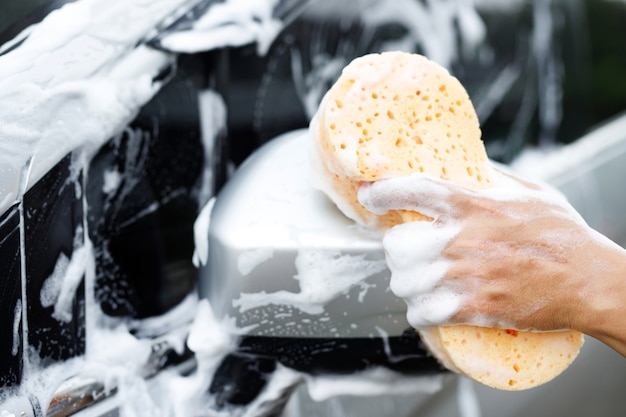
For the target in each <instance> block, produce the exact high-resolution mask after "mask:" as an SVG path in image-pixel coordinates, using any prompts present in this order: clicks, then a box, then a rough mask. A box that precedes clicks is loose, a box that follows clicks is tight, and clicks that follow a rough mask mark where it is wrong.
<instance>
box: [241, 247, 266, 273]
mask: <svg viewBox="0 0 626 417" xmlns="http://www.w3.org/2000/svg"><path fill="white" fill-rule="evenodd" d="M272 256H274V250H273V249H272V248H259V249H252V250H248V251H246V252H242V253H241V254H239V257H238V258H237V269H238V270H239V273H240V274H241V276H246V275H248V274H249V273H250V272H252V270H253V269H254V268H256V267H257V266H258V265H260V264H262V263H263V262H265V261H267V260H268V259H271V258H272Z"/></svg>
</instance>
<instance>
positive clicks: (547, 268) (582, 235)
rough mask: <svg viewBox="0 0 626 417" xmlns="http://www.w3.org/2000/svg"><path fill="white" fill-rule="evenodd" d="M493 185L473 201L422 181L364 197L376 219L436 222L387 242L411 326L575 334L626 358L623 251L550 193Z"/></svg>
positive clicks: (503, 178)
mask: <svg viewBox="0 0 626 417" xmlns="http://www.w3.org/2000/svg"><path fill="white" fill-rule="evenodd" d="M493 184H494V187H492V188H489V189H486V190H481V191H471V190H468V189H465V188H462V187H459V186H456V185H454V184H452V183H449V182H445V181H442V180H439V179H435V178H432V177H428V176H425V175H421V174H416V175H413V176H410V177H402V178H397V179H392V180H383V181H378V182H375V183H370V184H364V185H362V187H361V188H360V190H359V200H360V202H361V204H363V205H364V206H365V207H366V208H368V209H369V210H370V211H372V212H374V213H377V214H383V213H385V212H387V211H388V210H392V209H394V210H412V211H418V212H420V213H422V214H426V215H428V216H429V217H431V218H433V219H434V220H433V221H432V222H427V221H419V222H412V223H405V224H401V225H399V226H395V227H394V228H392V229H390V230H389V231H387V232H386V234H385V237H384V240H383V244H384V247H385V251H386V256H387V263H388V266H389V268H390V270H391V272H392V277H391V289H392V291H393V292H394V293H395V294H396V295H398V296H399V297H402V298H404V299H405V301H406V302H407V305H408V312H407V317H408V319H409V322H410V323H411V324H412V325H413V326H416V327H419V326H424V325H432V324H448V323H464V324H473V325H479V326H489V327H512V328H517V329H536V330H558V329H565V328H571V329H575V330H579V331H582V332H584V333H587V334H590V335H592V336H595V337H597V338H599V339H601V340H603V341H605V343H607V344H609V345H611V346H613V347H614V348H615V349H616V350H618V351H620V352H621V353H622V354H625V353H626V279H624V278H625V277H624V274H625V273H626V252H625V251H624V249H622V248H621V247H619V246H618V245H616V244H614V243H613V242H611V241H610V240H609V239H608V238H606V237H604V236H602V235H601V234H599V233H597V232H596V231H594V230H593V229H591V228H590V227H589V226H588V225H587V224H586V223H585V222H584V221H583V219H582V218H581V216H580V215H579V214H578V213H577V212H576V211H575V210H574V209H573V208H572V207H571V205H569V203H567V201H566V199H565V198H564V197H563V196H562V195H561V194H559V193H558V192H556V191H554V190H552V189H550V188H549V187H547V186H540V185H538V184H533V183H528V182H525V181H522V180H520V179H518V178H516V177H514V176H512V175H510V174H507V173H504V172H502V171H498V170H496V171H495V175H494V181H493Z"/></svg>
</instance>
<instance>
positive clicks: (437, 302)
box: [405, 289, 463, 327]
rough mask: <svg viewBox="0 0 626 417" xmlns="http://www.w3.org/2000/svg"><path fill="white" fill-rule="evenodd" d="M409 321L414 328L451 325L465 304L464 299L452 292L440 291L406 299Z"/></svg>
mask: <svg viewBox="0 0 626 417" xmlns="http://www.w3.org/2000/svg"><path fill="white" fill-rule="evenodd" d="M405 302H406V304H407V315H406V317H407V321H408V322H409V323H410V324H411V325H412V326H414V327H422V326H432V325H441V324H449V323H451V322H452V319H453V317H454V316H455V315H456V314H457V312H458V311H459V309H460V308H461V305H462V303H463V297H462V296H461V295H460V294H456V293H454V292H452V291H448V290H445V289H439V290H437V291H433V292H429V293H426V294H420V295H416V296H414V297H411V298H406V299H405Z"/></svg>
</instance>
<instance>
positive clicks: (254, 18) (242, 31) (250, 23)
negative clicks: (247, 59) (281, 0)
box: [161, 0, 283, 55]
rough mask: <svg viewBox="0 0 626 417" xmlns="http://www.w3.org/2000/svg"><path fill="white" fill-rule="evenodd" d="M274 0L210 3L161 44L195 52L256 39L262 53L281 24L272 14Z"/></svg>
mask: <svg viewBox="0 0 626 417" xmlns="http://www.w3.org/2000/svg"><path fill="white" fill-rule="evenodd" d="M276 4H277V1H276V0H270V1H267V0H266V1H255V2H250V1H248V0H227V1H225V2H223V3H216V4H214V5H212V6H211V7H210V8H209V9H208V10H207V12H206V13H205V14H204V15H203V16H201V17H200V18H199V19H198V20H196V21H195V22H194V23H193V25H192V27H191V28H190V29H189V30H181V31H178V32H174V33H172V34H169V35H167V36H165V37H164V38H163V39H161V44H162V45H163V47H165V48H166V49H168V50H170V51H172V52H179V53H180V52H182V53H196V52H203V51H210V50H215V49H218V48H223V47H229V46H243V45H248V44H252V43H255V42H256V44H257V51H258V53H259V55H265V53H266V52H267V50H268V49H269V47H270V45H271V43H272V41H273V40H274V38H275V37H276V36H277V35H278V33H279V32H280V30H281V29H282V27H283V23H282V22H281V21H280V20H278V19H275V18H274V15H273V11H274V7H275V6H276Z"/></svg>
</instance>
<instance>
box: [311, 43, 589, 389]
mask: <svg viewBox="0 0 626 417" xmlns="http://www.w3.org/2000/svg"><path fill="white" fill-rule="evenodd" d="M310 133H311V137H312V140H311V147H312V151H311V156H312V161H311V162H312V174H313V182H314V185H316V186H317V187H318V188H320V189H321V190H322V191H324V192H325V193H326V194H327V195H328V196H329V197H330V198H331V199H332V200H333V201H334V202H335V204H336V205H337V206H338V207H339V208H340V209H341V211H342V212H343V213H344V214H346V215H347V216H348V217H350V218H352V219H353V220H355V221H356V222H358V223H360V224H363V225H365V226H368V227H370V228H374V229H378V230H386V229H389V228H390V227H392V226H394V225H396V224H400V223H404V222H409V221H416V220H432V219H430V218H428V217H427V216H424V215H422V214H421V213H417V212H413V211H404V210H398V211H389V212H388V213H387V214H384V215H376V214H374V213H371V212H370V211H368V210H367V209H366V208H365V207H363V206H362V205H361V204H360V203H359V202H358V198H357V193H358V188H359V186H360V185H361V184H362V183H363V182H369V181H377V180H381V179H385V178H393V177H398V176H404V175H410V174H413V173H417V172H421V173H425V174H428V175H431V176H435V177H439V178H441V179H443V180H447V181H451V182H454V183H455V184H458V185H462V186H464V187H466V188H469V189H474V190H478V189H483V188H488V187H490V186H491V185H492V180H491V178H492V173H491V165H490V164H489V160H488V157H487V154H486V150H485V147H484V145H483V143H482V140H481V131H480V127H479V122H478V118H477V116H476V113H475V110H474V107H473V105H472V103H471V100H470V98H469V96H468V94H467V92H466V90H465V88H464V87H463V86H462V85H461V83H460V82H459V81H458V80H457V79H456V78H454V77H453V76H451V75H450V74H449V73H448V71H446V70H445V69H444V68H442V67H440V66H439V65H437V64H436V63H434V62H432V61H430V60H428V59H427V58H425V57H423V56H421V55H417V54H409V53H403V52H388V53H383V54H371V55H365V56H363V57H361V58H357V59H356V60H354V61H353V62H351V63H350V64H349V65H348V66H347V67H346V68H345V69H344V70H343V72H342V74H341V76H340V78H339V79H338V80H337V82H336V83H335V84H334V85H333V87H332V88H331V89H330V90H329V91H328V93H327V94H326V95H325V96H324V98H323V100H322V103H321V104H320V106H319V109H318V112H317V114H316V115H315V117H314V118H313V120H312V121H311V125H310ZM416 279H419V277H416ZM420 334H421V336H422V339H423V340H424V342H425V343H426V344H427V345H428V347H429V348H430V350H431V351H432V352H433V354H434V355H435V356H437V358H438V359H439V360H440V361H441V362H442V363H443V364H444V365H445V366H446V367H447V368H448V369H451V370H453V371H456V372H458V373H462V374H465V375H467V376H469V377H470V378H473V379H475V380H477V381H480V382H482V383H483V384H485V385H488V386H491V387H494V388H499V389H504V390H522V389H528V388H532V387H534V386H537V385H540V384H543V383H545V382H547V381H549V380H550V379H552V378H554V377H555V376H557V375H559V374H560V373H561V372H562V371H563V370H564V369H565V368H567V367H568V366H569V364H570V363H571V362H572V361H573V360H574V358H575V357H576V355H577V354H578V352H579V349H580V347H581V346H582V344H583V335H582V334H581V333H579V332H576V331H573V330H565V331H561V332H551V333H538V332H522V331H516V330H506V329H491V328H485V327H475V326H466V325H457V326H433V327H428V328H423V329H420Z"/></svg>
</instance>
